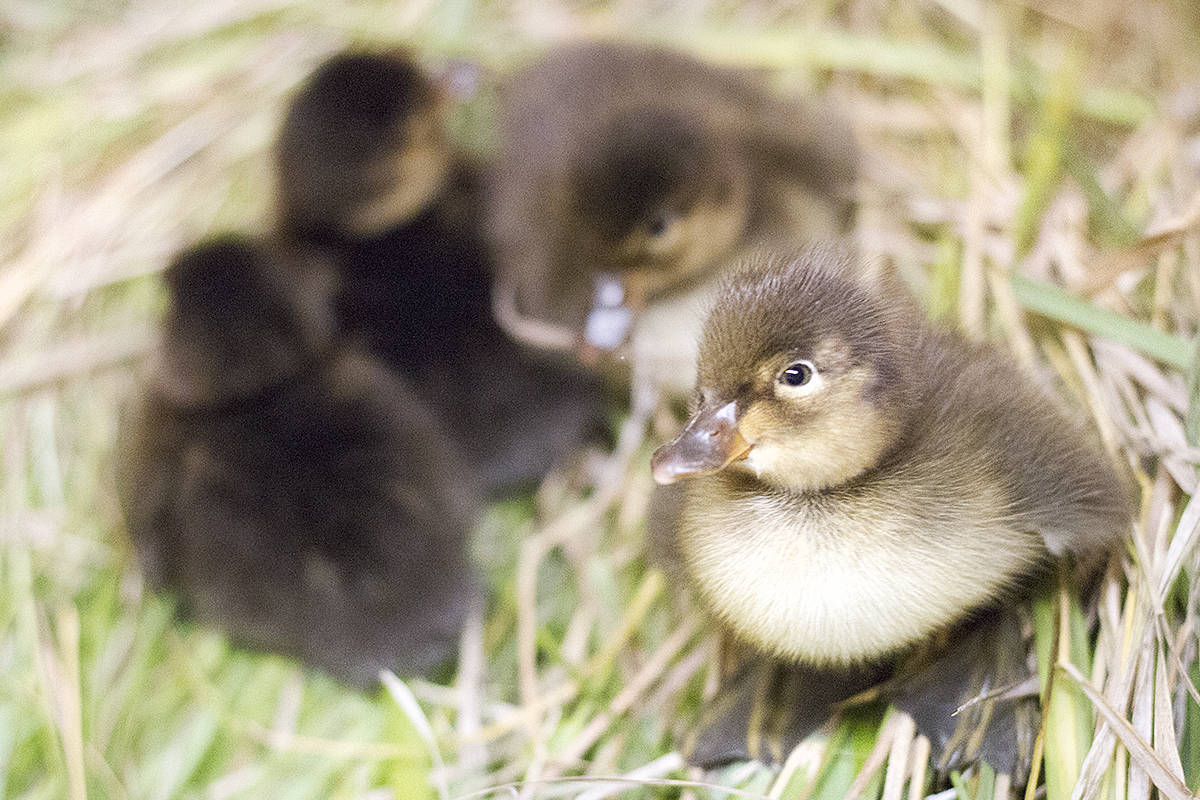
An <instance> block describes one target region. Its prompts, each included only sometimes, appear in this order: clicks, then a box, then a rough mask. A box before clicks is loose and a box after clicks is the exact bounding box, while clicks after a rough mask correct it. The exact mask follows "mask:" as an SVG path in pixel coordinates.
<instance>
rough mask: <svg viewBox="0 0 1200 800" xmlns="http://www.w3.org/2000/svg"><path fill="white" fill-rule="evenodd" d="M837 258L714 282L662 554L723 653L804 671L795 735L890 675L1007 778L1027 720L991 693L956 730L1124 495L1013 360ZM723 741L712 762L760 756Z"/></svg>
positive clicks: (1115, 526) (662, 530)
mask: <svg viewBox="0 0 1200 800" xmlns="http://www.w3.org/2000/svg"><path fill="white" fill-rule="evenodd" d="M852 260H853V259H852V258H851V257H849V256H847V255H845V254H842V253H839V252H838V251H836V250H832V249H830V250H812V251H809V252H806V253H804V254H802V255H799V256H796V257H788V258H774V259H766V260H765V263H760V264H755V265H752V267H751V268H750V269H748V270H747V271H746V272H743V273H738V274H735V275H733V276H731V277H730V278H729V279H728V280H727V281H726V282H725V283H724V285H723V287H722V289H721V291H720V293H719V295H718V298H717V301H716V303H715V305H714V306H713V309H712V312H711V314H710V315H709V317H708V319H707V322H706V323H705V326H704V334H703V338H702V340H701V344H700V358H699V378H698V381H697V385H696V389H695V395H694V413H693V415H692V417H691V419H690V420H689V421H688V423H687V425H686V427H685V428H684V429H683V431H682V432H681V433H680V434H679V436H678V438H676V439H675V440H674V441H672V442H670V443H669V444H667V445H665V446H663V447H661V448H659V450H657V451H656V452H655V454H654V458H653V462H652V466H653V473H654V477H655V479H656V480H657V481H658V482H659V483H660V484H664V485H665V488H662V489H660V491H662V492H664V493H665V497H660V498H659V502H660V503H661V504H663V505H664V506H666V507H667V508H668V509H672V508H673V509H674V511H673V512H672V513H669V514H667V517H668V518H669V521H668V522H666V523H664V522H662V521H661V520H660V521H659V524H658V525H657V530H658V535H659V536H664V535H665V536H668V537H670V539H671V540H670V541H669V542H667V543H666V544H665V545H664V544H659V545H658V548H659V550H660V551H661V552H667V553H669V554H670V557H672V558H675V559H678V567H677V568H678V569H680V570H681V571H682V573H683V574H684V575H685V576H686V578H687V579H688V581H689V583H690V585H691V587H692V589H693V590H694V593H695V594H696V595H697V597H698V599H699V601H700V603H701V605H702V606H703V607H704V608H705V609H706V610H707V612H708V613H709V614H711V616H712V617H713V618H714V619H715V620H716V621H717V623H718V624H719V625H720V626H721V627H722V628H723V629H724V630H726V631H727V632H728V633H730V634H731V635H732V636H733V637H734V639H736V640H737V641H739V642H741V643H743V644H744V645H747V646H749V647H750V648H752V649H753V650H754V651H757V652H758V653H760V654H762V655H763V656H764V657H765V658H766V659H768V660H770V661H773V662H775V663H779V664H783V665H793V667H792V668H793V669H795V670H799V671H800V672H802V673H804V672H807V673H809V680H810V681H812V683H811V685H812V686H814V687H815V688H814V689H813V690H812V691H813V694H805V693H802V694H804V696H805V701H806V702H805V704H804V705H805V708H804V709H803V711H802V712H801V711H800V710H798V709H797V713H803V714H805V715H807V717H809V719H807V721H806V725H807V728H808V729H809V730H811V728H812V727H813V725H815V724H819V722H820V714H817V715H814V714H813V712H812V709H813V708H814V707H815V708H817V709H823V710H824V711H825V712H828V711H829V710H830V709H831V708H832V706H833V704H835V703H837V702H839V701H841V700H844V699H846V698H847V697H849V696H850V695H851V694H854V693H855V692H858V691H860V690H861V689H863V688H865V684H869V683H870V682H871V681H872V680H877V676H876V675H874V674H872V673H874V672H875V671H877V670H878V669H879V668H880V667H881V666H883V667H885V668H886V669H887V671H888V672H891V671H892V670H893V669H894V672H895V677H894V681H895V683H894V685H893V686H891V688H890V689H889V695H888V696H889V697H890V699H891V700H892V701H893V702H894V703H896V704H897V705H898V706H899V707H900V708H901V709H902V710H905V711H907V712H909V713H910V714H911V715H912V716H913V717H914V719H915V720H916V721H917V724H918V728H919V730H921V732H922V733H924V734H925V735H926V736H928V737H929V738H930V739H931V741H932V742H933V745H934V749H935V754H940V765H941V766H942V767H943V768H959V767H960V765H962V764H965V763H967V762H969V761H971V760H974V759H975V758H983V759H984V760H985V761H987V762H988V763H990V764H992V766H994V767H996V768H997V769H998V770H999V771H1001V772H1005V773H1008V774H1012V775H1014V776H1016V777H1015V778H1014V780H1017V781H1020V780H1023V777H1022V776H1023V774H1024V770H1025V769H1027V768H1028V755H1029V747H1028V745H1029V743H1030V742H1031V738H1030V737H1031V735H1032V732H1033V731H1034V730H1036V717H1033V718H1031V716H1030V715H1029V714H1028V713H1026V712H1027V709H1026V710H1022V709H1020V708H1017V707H1016V706H1014V705H1012V703H1016V702H1018V701H1008V700H1002V699H997V698H996V697H993V696H991V695H988V696H987V697H986V699H987V701H988V702H987V703H975V704H972V705H969V706H968V708H969V709H972V710H971V711H970V712H969V713H966V714H962V715H959V716H958V717H954V716H952V714H953V713H954V712H955V710H956V709H959V708H960V707H961V706H963V705H964V704H967V703H968V702H969V701H971V700H972V699H978V696H980V695H986V694H987V691H995V690H997V689H999V688H1002V687H1009V686H1012V685H1016V684H1020V683H1021V682H1022V680H1023V679H1024V678H1025V677H1027V675H1028V667H1027V663H1026V657H1025V653H1026V651H1025V649H1024V644H1023V642H1022V640H1021V630H1020V625H1019V621H1017V620H1016V619H1015V617H1014V615H1015V613H1016V609H1017V608H1018V607H1019V606H1020V602H1019V601H1020V600H1021V598H1023V597H1025V596H1028V595H1029V594H1030V593H1032V592H1033V591H1035V590H1036V589H1037V586H1038V582H1039V579H1041V578H1044V577H1045V576H1046V575H1047V573H1050V574H1053V572H1054V568H1055V564H1056V563H1057V562H1074V563H1076V564H1077V565H1080V566H1081V567H1083V568H1085V569H1087V568H1090V567H1094V566H1095V565H1097V564H1099V563H1102V562H1103V561H1104V560H1105V558H1106V557H1107V556H1108V554H1110V553H1111V551H1112V550H1113V548H1114V547H1115V546H1116V545H1117V544H1118V542H1119V540H1120V539H1121V536H1122V535H1123V533H1124V532H1125V531H1126V530H1127V528H1128V524H1129V510H1128V507H1127V505H1126V503H1125V498H1126V493H1125V491H1124V489H1123V487H1122V485H1121V482H1120V481H1119V480H1118V478H1117V477H1116V475H1115V474H1114V472H1113V470H1112V469H1111V468H1110V466H1109V464H1108V463H1107V462H1106V460H1105V459H1104V457H1103V456H1101V455H1100V454H1099V453H1098V452H1096V451H1095V450H1094V449H1093V448H1092V447H1091V446H1090V444H1089V442H1088V440H1087V437H1086V436H1085V434H1084V433H1083V432H1082V431H1081V430H1079V429H1078V427H1077V426H1076V425H1075V424H1073V423H1072V422H1071V421H1070V420H1069V418H1068V417H1067V416H1065V415H1064V414H1063V413H1062V412H1061V411H1059V409H1058V407H1057V404H1056V403H1055V401H1054V400H1053V399H1052V398H1051V397H1050V396H1049V394H1048V393H1047V392H1045V391H1043V390H1042V389H1041V388H1040V387H1039V386H1038V385H1037V384H1036V383H1035V382H1034V380H1032V379H1031V378H1030V377H1028V376H1026V375H1023V374H1022V371H1021V369H1020V368H1019V367H1018V366H1017V364H1016V363H1014V362H1013V361H1012V359H1010V358H1008V357H1007V356H1005V355H1003V354H1001V353H1000V352H998V351H996V350H995V349H993V348H991V347H988V346H983V345H976V344H971V343H968V342H967V341H966V340H964V339H963V338H962V337H960V336H959V335H957V334H955V333H953V332H950V331H941V330H936V329H934V328H933V327H932V326H930V325H929V324H927V323H926V322H925V321H924V320H923V319H922V318H921V316H920V314H919V312H917V311H916V310H915V307H914V306H913V305H912V304H910V303H908V302H905V301H901V300H897V299H896V298H894V297H891V296H890V295H887V294H884V293H883V292H882V290H881V289H880V288H879V287H878V286H874V287H873V286H872V285H870V284H868V283H867V282H863V281H855V280H853V279H852V278H851V277H850V276H852V275H854V274H856V270H855V269H854V268H853V264H852V263H849V262H851V261H852ZM677 481H682V483H679V484H676V482H677ZM672 484H676V485H672ZM660 516H662V514H661V512H660ZM812 673H816V678H815V679H813V678H812ZM868 677H869V678H870V680H866V678H868ZM743 705H744V704H743ZM731 713H737V714H741V715H742V717H741V719H742V721H745V720H746V719H748V718H749V717H748V716H747V714H748V712H747V711H746V710H745V709H744V708H743V709H742V710H740V711H734V712H731ZM966 718H971V719H973V720H974V722H975V723H976V724H978V725H979V726H981V728H986V731H985V732H982V733H981V732H979V731H972V730H969V729H967V728H965V727H963V726H964V724H965V722H966ZM989 723H990V724H989ZM719 725H721V726H724V727H723V729H722V730H718V731H717V733H716V734H715V738H714V735H709V736H708V737H707V739H705V734H704V733H702V734H701V737H700V738H701V739H703V740H705V748H706V750H705V754H704V755H705V757H711V758H713V759H714V760H720V756H721V755H722V754H725V755H727V756H737V755H741V754H745V753H746V752H752V751H753V750H754V749H755V744H754V743H753V742H751V743H749V744H746V743H745V742H744V738H743V741H741V742H738V741H734V740H732V739H729V738H728V737H729V734H728V733H727V732H728V731H729V730H734V729H738V730H740V733H739V734H738V736H742V737H744V735H745V733H746V731H747V728H746V727H745V726H744V725H743V726H740V728H738V726H733V725H731V724H730V722H729V720H728V719H725V720H719ZM803 727H804V726H800V728H793V730H792V731H791V734H792V737H793V738H792V743H794V741H795V739H796V738H798V737H799V736H802V735H804V734H806V733H807V732H808V730H804V729H803ZM722 737H725V740H724V741H720V740H721V738H722Z"/></svg>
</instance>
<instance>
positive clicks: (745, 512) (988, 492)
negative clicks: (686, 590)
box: [679, 474, 1045, 665]
mask: <svg viewBox="0 0 1200 800" xmlns="http://www.w3.org/2000/svg"><path fill="white" fill-rule="evenodd" d="M747 480H749V479H742V478H736V477H734V478H732V479H731V477H730V476H728V475H726V474H718V475H714V476H711V477H709V478H704V479H700V480H695V481H692V482H691V483H690V484H689V486H688V492H689V496H688V502H687V503H685V508H684V511H683V519H682V525H681V528H680V530H681V535H680V542H679V544H680V552H681V553H682V557H683V561H684V566H685V568H686V570H687V573H688V575H689V577H690V578H691V581H692V583H693V585H694V587H695V589H696V591H697V593H698V594H699V596H700V600H701V602H702V604H703V605H704V606H705V607H706V608H707V610H708V611H709V612H710V613H711V614H713V615H714V616H715V617H716V618H717V619H718V620H719V621H720V622H722V623H723V624H724V625H725V626H726V627H727V628H728V629H730V630H731V631H732V632H733V633H734V634H735V635H737V636H738V637H739V638H741V639H743V640H745V641H747V642H748V643H750V644H752V645H754V646H756V647H758V648H760V649H761V650H763V651H766V652H768V653H771V654H773V655H775V656H778V657H781V658H786V659H789V660H792V661H798V662H805V663H816V664H824V665H845V664H853V663H861V662H865V661H871V660H874V659H877V658H880V657H883V656H886V655H888V654H890V653H893V652H895V651H897V650H899V649H901V648H903V647H905V646H907V645H911V644H914V643H916V642H918V641H920V640H921V639H923V638H925V637H927V636H929V635H930V634H932V633H934V632H935V631H936V630H938V629H940V628H943V627H946V626H948V625H950V624H953V623H954V622H956V621H958V620H960V619H962V618H963V617H964V616H965V615H966V614H967V613H969V612H970V611H972V610H974V609H978V608H980V607H982V606H985V605H987V604H989V602H990V601H993V600H995V599H996V598H997V597H998V596H1000V595H1003V594H1004V593H1005V592H1006V591H1007V590H1008V589H1009V588H1010V587H1011V586H1012V585H1013V584H1014V583H1015V582H1016V581H1017V580H1019V578H1020V577H1021V576H1023V575H1024V574H1026V573H1027V572H1028V571H1029V570H1030V568H1031V566H1032V565H1033V564H1035V563H1036V562H1038V561H1039V560H1040V559H1043V558H1044V557H1045V548H1044V546H1043V545H1042V543H1041V541H1040V539H1039V537H1037V536H1036V535H1033V534H1031V533H1029V532H1025V531H1022V530H1019V529H1017V528H1015V527H1013V525H1012V524H1011V523H1010V521H1009V520H1008V519H1006V517H1005V516H1004V515H1003V514H1002V513H1001V512H1000V509H1002V508H1003V502H1004V500H1003V493H1002V491H1001V488H1000V486H999V485H998V484H997V483H996V482H990V483H987V484H984V483H982V482H980V481H973V483H974V484H975V487H974V490H973V491H969V492H956V491H954V487H950V490H945V488H944V487H939V486H937V485H936V484H925V485H922V484H921V483H920V482H916V481H903V480H898V481H889V482H884V483H883V484H880V485H871V486H866V487H861V486H860V487H856V488H854V489H843V490H839V491H835V492H825V493H815V494H810V495H794V494H786V493H782V492H771V491H763V487H762V485H761V484H756V485H754V486H753V488H750V487H747V486H746V481H747Z"/></svg>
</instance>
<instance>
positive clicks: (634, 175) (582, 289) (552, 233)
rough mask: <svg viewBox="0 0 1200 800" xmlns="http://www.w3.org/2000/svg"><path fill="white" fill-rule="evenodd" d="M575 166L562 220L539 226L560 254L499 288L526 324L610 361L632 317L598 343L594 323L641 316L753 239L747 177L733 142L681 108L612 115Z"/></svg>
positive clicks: (594, 131)
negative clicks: (604, 314)
mask: <svg viewBox="0 0 1200 800" xmlns="http://www.w3.org/2000/svg"><path fill="white" fill-rule="evenodd" d="M566 160H567V162H568V163H567V165H566V168H565V169H564V171H563V175H564V179H565V181H566V185H567V190H566V193H565V195H564V197H563V202H562V203H561V204H560V205H559V208H558V209H557V211H556V218H553V219H545V220H541V221H535V224H537V225H539V226H545V230H544V232H543V235H544V236H546V237H547V238H548V240H553V241H557V242H561V246H554V247H550V248H549V251H548V252H549V254H548V255H547V257H545V258H544V259H535V260H533V262H530V261H528V260H525V259H520V263H519V264H513V265H511V267H512V268H511V269H510V270H509V271H508V274H506V275H502V279H503V280H506V281H509V282H510V283H511V284H512V289H513V290H514V291H515V295H516V298H515V301H516V305H517V310H518V311H519V313H521V314H525V315H529V316H532V317H534V318H537V319H542V320H546V321H548V322H551V323H555V324H559V325H564V326H566V327H567V328H568V329H571V330H574V331H576V332H578V333H577V338H581V339H582V340H583V343H584V344H585V345H590V346H591V347H594V348H598V349H599V350H611V349H613V348H615V347H616V346H617V345H619V344H620V343H621V342H622V341H623V339H624V334H625V333H626V332H627V322H628V321H629V318H628V317H625V318H624V319H626V327H622V328H621V329H620V330H617V331H615V332H614V331H611V330H609V331H606V332H604V333H597V331H598V330H599V329H598V328H597V326H596V325H595V324H594V323H596V322H597V316H596V315H597V313H598V312H600V311H601V310H602V309H604V308H608V307H612V306H614V305H618V306H620V307H621V308H623V309H630V310H632V311H633V312H635V313H636V311H638V310H639V309H641V308H643V307H645V306H646V305H649V304H652V303H654V302H656V301H657V300H659V299H661V298H663V297H666V296H670V295H672V294H675V293H677V292H679V291H681V290H683V289H686V288H687V287H689V286H691V285H693V284H695V283H696V282H698V281H700V280H702V279H703V278H704V277H706V275H707V274H708V273H709V272H711V271H713V270H715V269H716V268H717V267H719V266H720V265H721V264H722V263H723V257H724V256H726V255H727V254H729V253H730V252H732V250H733V249H734V247H735V246H736V245H737V243H738V242H739V241H740V240H741V239H742V238H743V236H744V234H745V231H746V228H747V225H748V222H749V217H750V201H749V183H750V178H749V175H748V173H747V169H746V165H745V164H744V161H743V160H742V159H740V158H739V157H738V155H737V153H736V150H735V148H734V146H733V145H732V144H731V143H729V142H727V141H725V139H724V137H722V136H721V135H719V134H718V132H717V131H714V130H711V126H710V125H708V124H707V123H706V121H705V120H703V119H702V118H700V116H699V115H698V114H695V113H688V112H685V111H683V110H680V109H669V108H662V109H658V108H647V107H642V106H636V107H632V108H629V109H626V110H623V111H615V112H611V113H610V114H609V116H608V118H607V119H606V120H605V121H603V122H601V123H600V124H597V125H594V126H593V127H591V128H589V129H587V130H586V131H583V132H582V133H581V134H580V135H579V136H578V138H577V140H576V141H575V143H574V144H573V147H572V149H571V152H570V154H569V155H568V156H567V158H566ZM614 292H615V293H616V296H617V302H616V303H613V302H612V298H613V296H614ZM589 315H591V316H589Z"/></svg>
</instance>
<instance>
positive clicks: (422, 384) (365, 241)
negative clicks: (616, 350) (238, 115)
mask: <svg viewBox="0 0 1200 800" xmlns="http://www.w3.org/2000/svg"><path fill="white" fill-rule="evenodd" d="M447 106H448V102H447V100H446V98H445V93H444V92H443V91H442V90H441V88H440V87H439V86H438V84H437V83H436V82H435V81H434V80H433V79H432V78H431V77H430V76H429V75H427V74H426V73H425V72H424V71H423V70H422V69H421V68H420V67H419V66H418V65H417V64H416V63H415V62H414V61H413V59H412V56H411V55H409V54H408V53H406V52H404V51H386V52H349V53H342V54H339V55H336V56H334V57H332V58H331V59H330V60H329V61H327V62H326V63H325V64H323V65H322V66H321V67H319V68H318V69H317V70H316V72H315V73H314V74H313V75H312V77H311V78H310V79H309V80H308V81H307V83H306V84H305V85H304V86H303V87H302V88H301V89H300V91H299V93H298V94H297V96H296V98H295V99H294V100H293V102H292V105H291V108H290V110H289V111H288V113H287V116H286V119H285V121H284V123H283V126H282V130H281V132H280V134H279V140H278V145H277V148H276V172H277V183H278V205H279V212H278V214H279V230H280V232H281V234H282V237H283V238H284V239H286V240H288V241H290V242H293V243H294V245H295V246H296V247H298V248H300V249H305V248H308V249H316V250H318V251H319V252H321V253H323V254H325V255H326V256H327V257H329V258H331V259H332V260H333V261H334V262H335V263H336V264H337V267H338V271H339V274H340V277H341V281H342V288H341V290H340V293H339V297H338V300H337V311H338V319H339V322H340V324H341V325H342V326H343V328H344V329H345V330H346V331H347V333H348V334H349V335H351V336H354V337H357V338H358V339H359V340H361V341H362V342H363V344H364V345H365V346H366V347H367V348H368V349H369V350H370V351H371V352H372V353H373V354H374V355H376V356H378V357H379V358H381V359H383V360H384V361H385V362H386V363H387V364H388V365H389V366H391V367H392V368H393V369H395V370H396V371H397V372H398V373H399V374H401V375H403V376H405V377H406V378H407V379H409V381H410V382H411V384H412V386H413V387H414V389H415V390H416V391H418V392H419V393H420V394H421V396H422V398H423V399H424V400H425V402H426V403H427V404H428V405H429V406H430V407H431V408H432V409H433V410H434V412H435V413H436V414H437V415H438V416H439V417H440V418H441V420H442V422H443V423H444V426H445V428H446V429H447V430H448V431H449V432H450V434H451V435H452V436H454V437H455V439H456V440H457V442H458V443H459V445H460V447H461V449H462V450H463V452H465V453H469V454H470V455H471V456H472V458H473V460H475V462H476V463H477V464H479V465H480V470H479V473H480V476H481V480H482V481H483V485H484V487H485V489H486V490H487V491H488V492H489V493H492V494H497V493H504V492H506V491H508V490H511V489H514V488H519V487H522V486H525V485H527V484H530V483H533V482H535V481H537V480H538V479H540V478H541V476H542V475H543V474H544V473H545V472H546V471H547V470H549V469H550V467H551V466H552V465H553V464H554V463H556V462H557V461H560V460H562V459H563V458H564V457H565V456H567V455H568V454H570V453H571V452H572V451H573V450H574V449H575V448H577V447H578V446H579V445H580V444H582V443H584V442H586V441H588V440H589V438H590V437H591V436H592V435H593V433H594V432H596V431H597V430H599V429H600V428H601V427H602V426H601V392H600V387H599V384H598V382H597V380H596V378H595V377H594V376H592V375H591V374H589V373H587V372H585V371H584V370H582V369H579V368H578V367H576V366H574V365H572V364H570V363H567V362H565V361H564V360H563V359H558V358H552V357H548V356H546V355H545V354H540V353H535V352H531V351H529V350H527V349H526V348H523V347H522V346H520V345H518V344H517V343H516V342H513V341H512V340H510V339H509V338H508V337H507V336H506V335H505V334H504V332H503V331H502V330H501V328H500V327H499V326H498V324H497V323H496V321H495V320H494V319H493V317H492V313H491V309H492V296H491V280H492V276H491V265H490V260H489V258H488V254H487V251H486V248H485V245H484V242H483V240H482V236H481V233H480V227H481V214H482V210H481V207H480V203H481V201H480V195H481V194H482V191H483V175H484V171H485V168H484V166H483V165H481V164H479V163H477V162H476V161H474V160H473V159H471V158H469V157H467V156H465V155H463V154H461V153H459V152H457V151H456V150H455V148H454V147H453V145H452V143H451V142H450V141H449V137H448V136H447V134H446V130H445V127H446V126H445V122H444V115H445V112H446V108H447Z"/></svg>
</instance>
